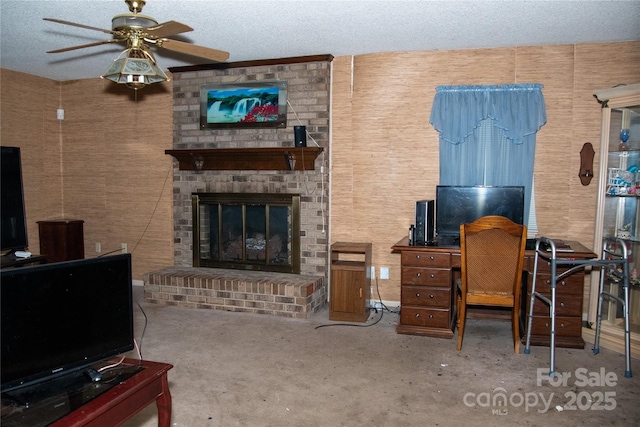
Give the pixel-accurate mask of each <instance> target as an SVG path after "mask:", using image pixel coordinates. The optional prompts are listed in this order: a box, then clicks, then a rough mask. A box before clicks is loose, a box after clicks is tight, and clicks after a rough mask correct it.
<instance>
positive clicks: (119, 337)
mask: <svg viewBox="0 0 640 427" xmlns="http://www.w3.org/2000/svg"><path fill="white" fill-rule="evenodd" d="M131 279H132V276H131V255H130V254H118V255H113V256H109V257H102V258H90V259H83V260H73V261H65V262H58V263H51V264H43V265H38V266H32V267H22V268H14V269H5V270H2V271H1V272H0V280H1V285H0V296H1V300H0V305H1V312H0V318H1V320H2V323H1V324H0V328H1V330H2V343H1V347H2V354H1V357H2V359H1V362H0V363H1V365H2V366H1V371H0V375H1V377H2V392H3V393H4V392H8V391H12V390H16V389H20V388H21V387H26V386H28V385H34V384H37V383H38V382H40V381H45V380H49V379H53V378H56V377H59V376H62V375H64V374H66V373H71V372H77V371H79V370H81V369H84V368H87V367H88V366H89V365H92V364H94V363H96V362H99V361H100V360H103V359H107V358H110V357H113V356H115V355H119V354H122V353H125V352H127V351H130V350H132V349H133V346H134V344H133V338H134V335H133V302H132V289H131V283H132V281H131Z"/></svg>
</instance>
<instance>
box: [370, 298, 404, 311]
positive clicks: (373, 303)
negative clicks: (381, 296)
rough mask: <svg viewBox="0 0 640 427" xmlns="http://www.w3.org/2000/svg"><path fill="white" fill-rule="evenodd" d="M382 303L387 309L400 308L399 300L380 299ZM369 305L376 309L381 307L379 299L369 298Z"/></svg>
mask: <svg viewBox="0 0 640 427" xmlns="http://www.w3.org/2000/svg"><path fill="white" fill-rule="evenodd" d="M382 304H384V306H385V307H387V308H388V309H389V310H393V311H398V309H399V308H400V301H385V300H382ZM369 307H375V308H377V309H382V308H383V307H382V306H381V305H380V300H377V299H375V300H374V299H370V300H369Z"/></svg>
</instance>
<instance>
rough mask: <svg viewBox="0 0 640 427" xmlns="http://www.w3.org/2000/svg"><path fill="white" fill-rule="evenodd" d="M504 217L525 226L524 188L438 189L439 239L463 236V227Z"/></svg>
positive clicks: (448, 187)
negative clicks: (492, 216)
mask: <svg viewBox="0 0 640 427" xmlns="http://www.w3.org/2000/svg"><path fill="white" fill-rule="evenodd" d="M487 215H500V216H504V217H507V218H509V219H510V220H511V221H513V222H515V223H517V224H524V187H518V186H493V187H484V186H446V185H439V186H437V187H436V236H437V237H443V236H444V237H460V224H468V223H470V222H473V221H475V220H476V219H478V218H480V217H483V216H487Z"/></svg>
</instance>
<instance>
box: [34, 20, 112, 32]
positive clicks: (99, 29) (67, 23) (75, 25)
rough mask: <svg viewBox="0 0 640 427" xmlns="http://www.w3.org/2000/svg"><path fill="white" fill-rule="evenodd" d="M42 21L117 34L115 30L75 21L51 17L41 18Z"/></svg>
mask: <svg viewBox="0 0 640 427" xmlns="http://www.w3.org/2000/svg"><path fill="white" fill-rule="evenodd" d="M42 19H43V20H44V21H50V22H55V23H57V24H64V25H71V26H73V27H80V28H85V29H87V30H94V31H101V32H103V33H106V34H118V32H117V31H111V30H105V29H102V28H97V27H90V26H89V25H84V24H76V23H75V22H70V21H63V20H62V19H53V18H42Z"/></svg>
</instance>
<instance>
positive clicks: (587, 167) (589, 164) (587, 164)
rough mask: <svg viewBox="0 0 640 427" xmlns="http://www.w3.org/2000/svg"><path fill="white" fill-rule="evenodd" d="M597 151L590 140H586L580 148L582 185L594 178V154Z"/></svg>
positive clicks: (587, 183)
mask: <svg viewBox="0 0 640 427" xmlns="http://www.w3.org/2000/svg"><path fill="white" fill-rule="evenodd" d="M594 155H595V151H594V150H593V145H591V143H590V142H586V143H585V144H584V145H583V146H582V150H580V173H579V174H578V176H579V177H580V182H581V183H582V185H589V183H590V182H591V178H593V156H594Z"/></svg>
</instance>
